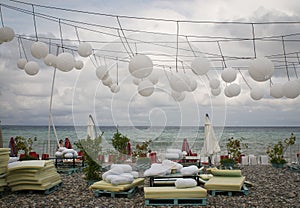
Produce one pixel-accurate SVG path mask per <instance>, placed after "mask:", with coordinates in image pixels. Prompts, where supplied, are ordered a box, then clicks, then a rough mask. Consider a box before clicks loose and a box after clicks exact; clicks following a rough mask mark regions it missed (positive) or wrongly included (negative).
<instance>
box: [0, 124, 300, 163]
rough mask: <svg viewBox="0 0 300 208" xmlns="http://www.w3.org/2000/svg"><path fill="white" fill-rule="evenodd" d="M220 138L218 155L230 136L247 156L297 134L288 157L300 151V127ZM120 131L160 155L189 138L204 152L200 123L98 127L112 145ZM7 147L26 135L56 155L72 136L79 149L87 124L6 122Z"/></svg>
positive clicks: (248, 130)
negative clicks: (146, 143)
mask: <svg viewBox="0 0 300 208" xmlns="http://www.w3.org/2000/svg"><path fill="white" fill-rule="evenodd" d="M213 128H214V132H215V135H216V138H217V139H218V141H219V145H220V148H221V152H219V153H217V154H218V155H223V154H227V149H226V142H227V140H228V139H229V138H232V137H233V138H236V139H240V140H241V141H242V144H246V145H247V147H243V148H242V153H243V154H245V155H250V154H251V155H256V156H260V155H266V149H267V147H268V146H269V145H273V144H275V143H277V142H278V141H279V140H283V139H285V138H289V137H290V136H291V133H293V134H294V135H295V136H296V143H295V145H293V146H292V147H291V148H289V149H287V151H286V154H285V157H286V158H287V159H288V160H289V162H295V161H297V159H296V154H297V153H298V152H300V127H282V126H274V127H261V126H259V127H240V126H239V127H232V126H230V127H213ZM117 130H118V131H119V132H120V133H121V134H122V135H125V136H127V137H128V138H129V139H130V142H131V144H132V148H133V150H134V148H135V145H136V144H141V143H142V142H143V141H148V140H151V141H152V142H151V144H150V147H151V150H153V151H156V152H157V153H158V155H163V153H164V152H165V151H166V149H170V148H172V149H174V148H175V149H181V148H182V143H183V139H184V138H186V139H187V140H188V144H189V147H190V148H191V149H192V152H194V153H198V154H200V155H201V149H202V146H203V143H204V127H197V126H183V127H182V126H165V127H160V126H155V127H153V126H151V127H147V126H118V127H115V126H100V127H97V128H96V134H97V135H99V134H102V137H103V138H104V140H105V141H106V143H105V145H108V146H111V141H112V138H113V135H114V133H116V132H117ZM2 136H3V146H4V147H8V146H9V140H10V138H11V137H16V136H23V137H25V138H32V139H33V140H34V143H33V146H32V147H33V150H34V151H35V152H37V153H39V154H40V155H41V154H43V153H50V154H53V155H54V153H55V151H56V148H57V140H59V139H63V140H64V139H65V138H66V137H68V138H69V139H70V141H71V143H72V144H73V148H74V149H76V146H75V145H74V143H76V142H77V141H78V140H81V139H86V138H87V126H55V127H54V128H53V127H52V126H51V127H50V128H49V127H48V126H15V125H2Z"/></svg>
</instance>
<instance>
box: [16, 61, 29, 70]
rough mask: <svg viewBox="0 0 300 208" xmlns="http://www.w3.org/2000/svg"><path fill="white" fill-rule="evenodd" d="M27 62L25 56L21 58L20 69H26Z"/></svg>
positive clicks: (18, 63)
mask: <svg viewBox="0 0 300 208" xmlns="http://www.w3.org/2000/svg"><path fill="white" fill-rule="evenodd" d="M26 64H27V60H26V59H24V58H21V59H19V60H18V62H17V66H18V68H19V69H24V68H25V65H26Z"/></svg>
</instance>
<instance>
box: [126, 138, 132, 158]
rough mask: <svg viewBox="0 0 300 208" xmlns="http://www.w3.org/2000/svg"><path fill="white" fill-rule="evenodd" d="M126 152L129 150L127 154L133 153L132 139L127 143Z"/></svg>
mask: <svg viewBox="0 0 300 208" xmlns="http://www.w3.org/2000/svg"><path fill="white" fill-rule="evenodd" d="M126 152H127V155H131V154H132V149H131V144H130V141H128V143H127V148H126Z"/></svg>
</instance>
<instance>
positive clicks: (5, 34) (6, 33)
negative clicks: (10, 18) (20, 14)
mask: <svg viewBox="0 0 300 208" xmlns="http://www.w3.org/2000/svg"><path fill="white" fill-rule="evenodd" d="M14 37H15V32H14V30H13V29H12V28H10V27H2V28H0V43H3V42H9V41H12V40H13V39H14Z"/></svg>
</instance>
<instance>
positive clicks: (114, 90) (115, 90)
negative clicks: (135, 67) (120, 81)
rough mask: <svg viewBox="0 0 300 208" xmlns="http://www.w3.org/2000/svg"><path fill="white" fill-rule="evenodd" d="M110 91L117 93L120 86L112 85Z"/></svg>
mask: <svg viewBox="0 0 300 208" xmlns="http://www.w3.org/2000/svg"><path fill="white" fill-rule="evenodd" d="M110 91H111V92H112V93H118V92H119V91H120V86H119V85H117V84H116V83H114V84H112V85H111V86H110Z"/></svg>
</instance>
